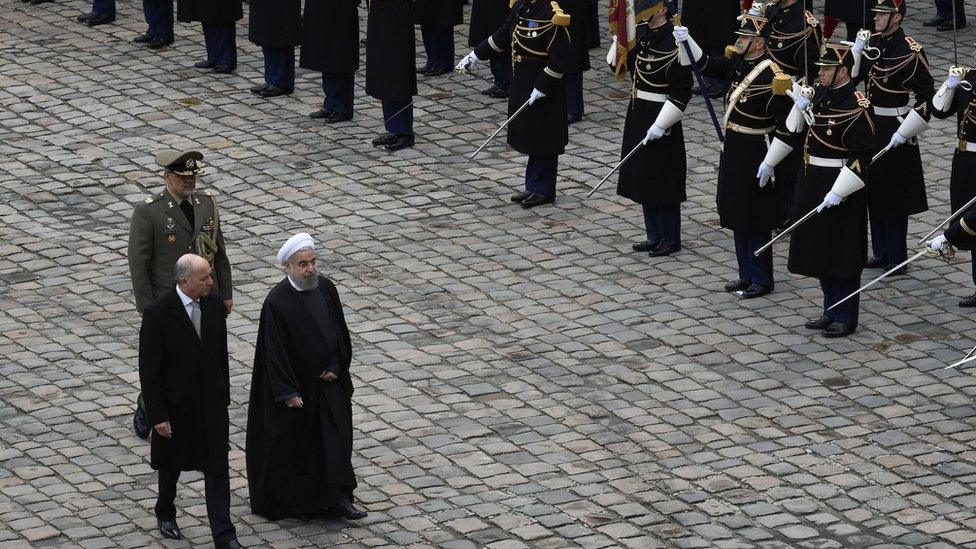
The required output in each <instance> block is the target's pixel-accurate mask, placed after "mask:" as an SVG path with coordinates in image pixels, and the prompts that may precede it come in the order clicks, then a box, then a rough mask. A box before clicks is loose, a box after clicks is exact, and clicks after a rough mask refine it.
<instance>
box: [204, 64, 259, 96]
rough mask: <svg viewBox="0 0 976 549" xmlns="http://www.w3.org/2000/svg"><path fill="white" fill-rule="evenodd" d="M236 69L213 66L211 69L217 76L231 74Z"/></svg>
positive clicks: (228, 66)
mask: <svg viewBox="0 0 976 549" xmlns="http://www.w3.org/2000/svg"><path fill="white" fill-rule="evenodd" d="M236 69H237V67H235V66H233V65H214V67H213V71H214V72H215V73H217V74H232V73H233V72H234V71H235V70H236ZM265 97H267V96H265Z"/></svg>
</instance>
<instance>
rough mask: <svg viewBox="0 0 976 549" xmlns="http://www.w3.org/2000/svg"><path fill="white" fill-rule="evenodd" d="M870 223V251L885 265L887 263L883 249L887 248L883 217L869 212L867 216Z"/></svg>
mask: <svg viewBox="0 0 976 549" xmlns="http://www.w3.org/2000/svg"><path fill="white" fill-rule="evenodd" d="M868 219H869V221H870V225H871V253H872V255H874V257H877V258H878V259H883V260H884V261H885V263H884V264H885V265H887V264H888V257H887V256H886V255H885V251H886V250H887V248H888V245H887V243H888V236H887V235H886V234H885V224H884V218H883V217H879V216H876V215H874V214H871V215H870V216H869V217H868Z"/></svg>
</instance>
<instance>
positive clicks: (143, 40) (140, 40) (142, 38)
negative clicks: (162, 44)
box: [132, 34, 152, 44]
mask: <svg viewBox="0 0 976 549" xmlns="http://www.w3.org/2000/svg"><path fill="white" fill-rule="evenodd" d="M151 41H152V37H151V36H149V35H148V34H140V35H139V36H136V37H135V38H133V39H132V43H133V44H147V43H149V42H151Z"/></svg>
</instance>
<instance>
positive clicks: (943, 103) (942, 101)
mask: <svg viewBox="0 0 976 549" xmlns="http://www.w3.org/2000/svg"><path fill="white" fill-rule="evenodd" d="M955 95H956V90H955V89H951V90H950V89H949V81H948V80H947V81H945V82H943V83H942V86H941V87H940V88H939V91H937V92H936V93H935V97H933V98H932V106H933V107H935V108H936V109H937V110H939V111H941V112H949V108H950V107H952V98H953V97H955Z"/></svg>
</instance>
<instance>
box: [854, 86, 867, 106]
mask: <svg viewBox="0 0 976 549" xmlns="http://www.w3.org/2000/svg"><path fill="white" fill-rule="evenodd" d="M854 97H855V98H856V99H857V104H858V105H860V106H861V107H864V108H865V109H866V108H868V107H870V106H871V101H870V100H869V99H868V96H866V95H864V92H862V91H861V90H854Z"/></svg>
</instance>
